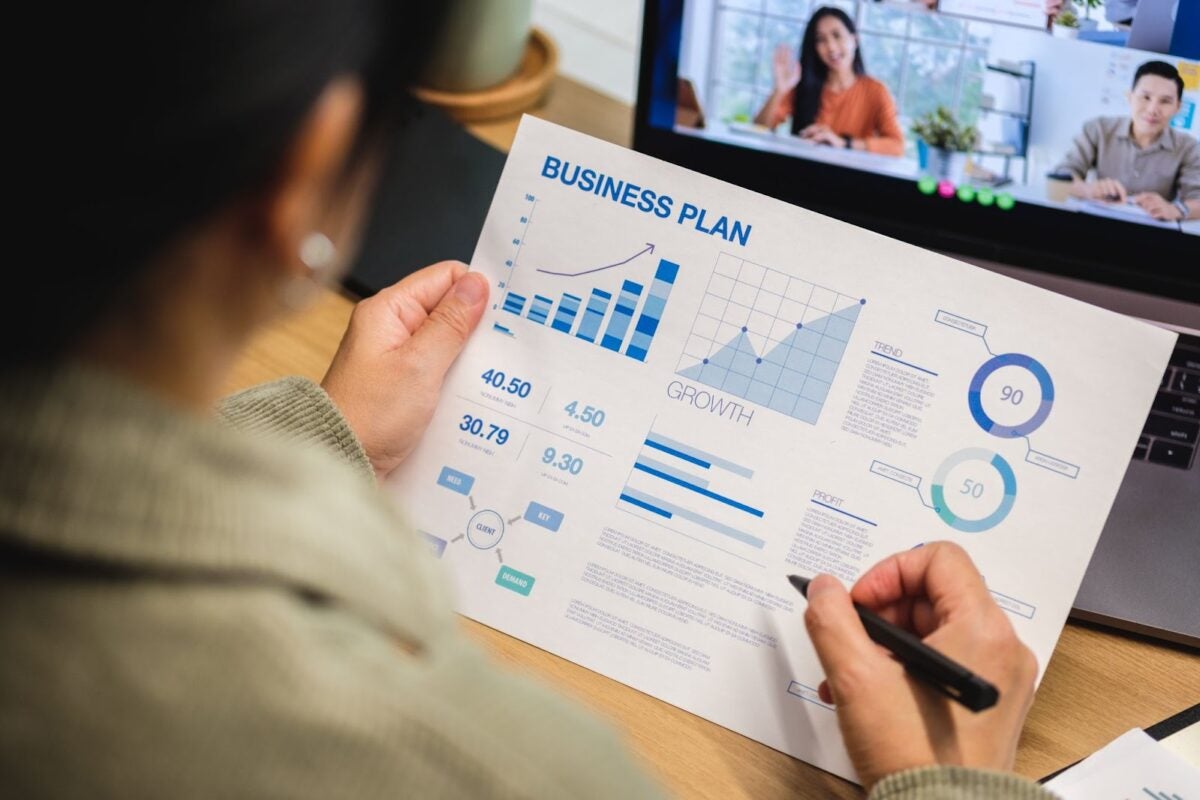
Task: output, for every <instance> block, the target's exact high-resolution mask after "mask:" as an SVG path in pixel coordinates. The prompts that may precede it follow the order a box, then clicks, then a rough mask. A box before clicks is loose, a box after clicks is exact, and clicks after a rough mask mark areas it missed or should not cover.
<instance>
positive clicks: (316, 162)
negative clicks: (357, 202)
mask: <svg viewBox="0 0 1200 800" xmlns="http://www.w3.org/2000/svg"><path fill="white" fill-rule="evenodd" d="M362 106H363V95H362V87H361V85H360V84H359V83H358V81H356V80H353V79H349V78H345V79H339V80H335V81H333V82H331V83H330V84H329V85H328V86H327V87H325V89H324V91H322V92H321V95H320V97H318V98H317V101H316V102H315V103H314V104H313V106H312V109H311V110H310V111H309V113H308V116H307V117H306V118H305V120H304V122H303V124H302V125H301V126H300V129H299V131H298V132H297V133H296V136H295V138H294V139H293V140H292V143H291V145H290V146H289V147H288V149H287V151H286V153H285V154H284V157H283V159H282V161H281V162H280V166H279V170H278V172H277V173H276V175H275V179H274V181H273V182H272V183H271V184H270V185H269V186H268V188H267V191H266V192H264V193H263V194H262V195H261V196H260V199H259V211H260V213H259V214H258V215H256V216H257V217H258V219H259V220H260V223H261V228H260V229H259V231H258V233H259V235H260V236H261V237H262V238H261V241H260V242H259V244H260V246H261V247H263V248H264V249H265V251H266V252H265V255H266V258H267V260H268V261H269V262H270V263H273V264H278V265H279V266H280V268H281V275H280V276H279V277H281V278H292V279H294V278H295V277H296V276H298V275H304V274H306V273H307V272H308V271H309V266H307V265H305V263H304V261H303V260H302V259H301V256H300V251H301V246H302V245H303V244H304V242H305V241H306V240H309V239H310V237H311V235H312V234H314V233H316V234H323V235H325V236H327V237H329V238H330V239H332V240H333V241H334V242H335V243H336V242H337V239H338V234H339V233H340V231H325V230H321V228H322V224H323V223H324V222H325V220H326V219H327V212H328V211H329V206H330V204H331V202H332V200H333V197H334V194H335V192H336V190H337V188H338V184H339V181H340V179H341V178H342V177H343V176H344V174H345V170H346V166H347V164H346V161H347V159H348V158H349V156H350V151H351V149H352V148H353V146H354V142H355V140H356V138H357V134H358V128H359V123H360V120H361V117H362Z"/></svg>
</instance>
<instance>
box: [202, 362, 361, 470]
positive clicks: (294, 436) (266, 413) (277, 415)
mask: <svg viewBox="0 0 1200 800" xmlns="http://www.w3.org/2000/svg"><path fill="white" fill-rule="evenodd" d="M219 413H220V415H221V417H222V418H223V419H224V420H225V421H226V422H227V423H228V424H230V425H231V426H233V427H235V428H238V429H240V430H244V431H247V432H249V433H263V434H274V435H277V436H280V435H281V436H283V437H284V438H287V439H290V440H292V441H296V442H300V443H307V444H315V445H318V446H322V447H325V448H327V449H329V450H331V451H333V452H334V453H335V454H337V455H338V456H340V457H341V458H342V459H343V460H344V461H346V462H348V463H349V464H350V466H352V467H354V469H355V470H356V471H357V472H359V473H361V474H362V475H363V477H364V478H367V479H369V480H371V481H374V479H375V473H374V470H372V469H371V462H370V460H369V459H368V458H367V453H366V451H365V450H363V446H362V444H361V443H360V442H359V441H358V437H357V436H355V435H354V431H353V430H351V428H350V425H349V424H348V423H347V422H346V418H345V417H343V416H342V412H341V411H339V410H338V408H337V406H336V405H334V403H333V400H331V399H330V398H329V395H328V394H326V393H325V390H324V389H322V388H321V387H320V386H319V385H317V384H316V383H314V382H312V381H310V380H309V379H307V378H298V377H291V378H281V379H280V380H277V381H273V382H271V383H264V384H261V385H259V386H253V387H251V388H249V389H246V390H245V391H242V392H238V393H237V394H235V395H232V396H230V397H227V398H226V399H225V400H224V401H223V402H222V403H221V406H220V409H219Z"/></svg>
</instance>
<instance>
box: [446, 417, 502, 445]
mask: <svg viewBox="0 0 1200 800" xmlns="http://www.w3.org/2000/svg"><path fill="white" fill-rule="evenodd" d="M458 429H459V430H460V431H466V432H467V433H469V434H471V435H472V436H478V437H479V438H480V439H486V440H487V441H489V442H495V443H496V444H504V443H505V442H507V441H508V428H501V427H500V426H499V425H494V424H492V423H490V422H484V421H483V420H482V419H480V418H479V417H473V416H471V415H470V414H463V418H462V422H460V423H458Z"/></svg>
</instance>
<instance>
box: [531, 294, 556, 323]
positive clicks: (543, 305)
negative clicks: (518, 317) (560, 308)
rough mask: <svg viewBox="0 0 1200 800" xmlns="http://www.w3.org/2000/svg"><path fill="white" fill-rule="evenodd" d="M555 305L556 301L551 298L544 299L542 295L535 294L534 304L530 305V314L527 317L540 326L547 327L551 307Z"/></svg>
mask: <svg viewBox="0 0 1200 800" xmlns="http://www.w3.org/2000/svg"><path fill="white" fill-rule="evenodd" d="M553 304H554V301H553V300H551V299H550V298H549V297H542V296H541V295H540V294H535V295H534V296H533V302H532V303H530V304H529V313H528V314H527V315H526V316H527V317H528V318H529V319H531V320H533V321H534V322H536V323H537V324H538V325H545V324H546V318H547V317H549V316H550V306H552V305H553Z"/></svg>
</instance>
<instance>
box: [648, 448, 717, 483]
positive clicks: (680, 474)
mask: <svg viewBox="0 0 1200 800" xmlns="http://www.w3.org/2000/svg"><path fill="white" fill-rule="evenodd" d="M637 463H639V464H644V465H646V466H647V467H651V468H653V469H656V470H658V471H659V472H665V473H667V474H668V475H673V476H675V477H676V478H679V479H680V480H682V481H688V482H689V483H694V484H696V485H697V486H699V487H700V488H701V489H707V488H708V478H698V477H696V476H695V475H692V474H691V473H690V472H687V471H685V470H682V469H678V468H677V467H672V466H671V465H670V464H664V463H663V462H661V461H659V460H658V459H654V458H651V457H650V456H648V455H646V454H644V453H643V454H642V456H641V457H640V458H638V460H637Z"/></svg>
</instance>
